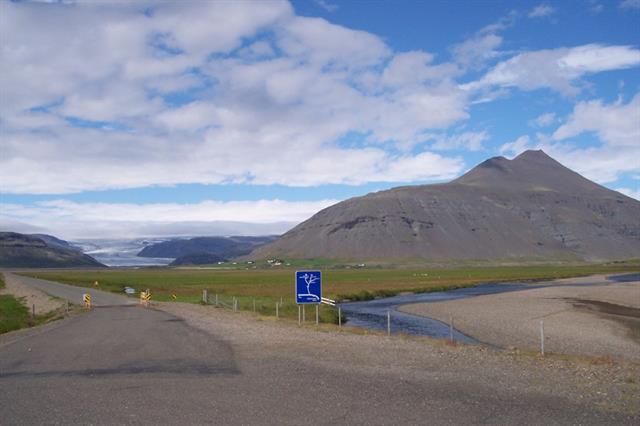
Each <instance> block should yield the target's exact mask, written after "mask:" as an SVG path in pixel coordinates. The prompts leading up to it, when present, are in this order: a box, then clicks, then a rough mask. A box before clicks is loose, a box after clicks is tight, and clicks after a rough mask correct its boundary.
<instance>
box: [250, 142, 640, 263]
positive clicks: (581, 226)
mask: <svg viewBox="0 0 640 426" xmlns="http://www.w3.org/2000/svg"><path fill="white" fill-rule="evenodd" d="M250 257H251V258H254V259H263V258H273V257H281V258H282V257H289V258H343V259H344V258H351V259H389V258H391V259H394V258H396V259H397V258H423V259H429V260H437V261H441V260H444V261H446V260H458V259H468V260H476V259H477V260H497V259H535V260H567V259H575V260H577V259H582V260H607V259H625V258H638V257H640V202H639V201H637V200H634V199H632V198H630V197H627V196H625V195H623V194H620V193H618V192H615V191H612V190H609V189H607V188H604V187H602V186H600V185H598V184H596V183H594V182H591V181H590V180H588V179H585V178H584V177H582V176H580V175H579V174H577V173H575V172H573V171H571V170H569V169H568V168H566V167H564V166H563V165H561V164H560V163H558V162H557V161H555V160H554V159H552V158H551V157H549V156H548V155H547V154H545V153H544V152H542V151H526V152H524V153H522V154H521V155H519V156H518V157H516V158H515V159H513V160H508V159H506V158H504V157H495V158H491V159H489V160H487V161H485V162H483V163H482V164H480V165H478V166H476V167H475V168H474V169H472V170H471V171H469V172H468V173H466V174H465V175H463V176H461V177H460V178H458V179H456V180H454V181H452V182H450V183H446V184H437V185H422V186H406V187H399V188H395V189H391V190H387V191H381V192H377V193H372V194H369V195H366V196H363V197H357V198H352V199H349V200H346V201H343V202H341V203H338V204H336V205H333V206H331V207H328V208H326V209H324V210H322V211H320V212H319V213H317V214H316V215H314V216H313V217H311V218H310V219H309V220H307V221H305V222H303V223H301V224H300V225H298V226H296V227H295V228H293V229H292V230H290V231H289V232H287V233H285V234H284V235H283V236H282V237H280V238H279V239H278V240H277V241H275V242H273V243H272V244H268V245H265V246H263V247H260V248H258V249H257V250H256V251H254V252H253V253H252V254H251V256H250Z"/></svg>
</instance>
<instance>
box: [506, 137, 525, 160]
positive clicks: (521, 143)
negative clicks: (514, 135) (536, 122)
mask: <svg viewBox="0 0 640 426" xmlns="http://www.w3.org/2000/svg"><path fill="white" fill-rule="evenodd" d="M530 143H531V139H530V138H529V136H528V135H523V136H520V137H519V138H518V139H516V140H514V141H512V142H507V143H505V144H503V145H502V146H501V147H500V154H511V156H513V157H515V156H517V155H519V154H521V153H522V152H524V151H526V150H527V149H531V145H530Z"/></svg>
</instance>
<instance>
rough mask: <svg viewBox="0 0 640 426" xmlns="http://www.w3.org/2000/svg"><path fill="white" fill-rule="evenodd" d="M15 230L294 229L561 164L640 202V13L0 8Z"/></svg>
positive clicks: (475, 4) (411, 7)
mask: <svg viewBox="0 0 640 426" xmlns="http://www.w3.org/2000/svg"><path fill="white" fill-rule="evenodd" d="M0 66H1V69H2V72H0V229H2V230H12V231H17V232H48V233H52V234H54V235H56V236H59V237H63V238H68V239H79V238H133V237H144V236H186V235H231V234H234V235H240V234H243V235H255V234H278V233H282V232H285V231H286V230H287V229H289V228H290V227H292V226H293V225H295V224H297V223H299V222H301V221H303V220H305V219H307V218H309V217H310V216H312V215H313V214H314V213H316V212H317V211H319V210H321V209H323V208H325V207H327V206H330V205H332V204H334V203H336V202H339V201H341V200H345V199H347V198H350V197H354V196H361V195H365V194H367V193H369V192H373V191H379V190H383V189H388V188H392V187H395V186H399V185H408V184H428V183H437V182H445V181H448V180H451V179H453V178H455V177H457V176H459V175H461V174H463V173H464V172H466V171H468V170H469V169H470V168H472V167H474V166H475V165H476V164H478V163H479V162H481V161H483V160H485V159H487V158H489V157H493V156H498V155H503V156H505V157H507V158H513V157H514V156H515V155H517V154H519V153H521V152H522V151H524V150H526V149H543V150H544V151H545V152H547V153H548V154H549V155H551V156H552V157H554V158H555V159H557V160H558V161H560V162H561V163H563V164H564V165H566V166H567V167H570V168H571V169H573V170H575V171H577V172H579V173H581V174H582V175H584V176H585V177H587V178H589V179H591V180H594V181H595V182H598V183H599V184H601V185H604V186H606V187H608V188H611V189H614V190H616V191H620V192H622V193H625V194H627V195H629V196H631V197H634V198H636V199H640V188H639V186H640V185H639V183H640V0H620V1H612V0H610V1H604V0H584V1H580V0H576V1H566V2H548V1H543V2H540V1H489V0H487V1H466V2H464V1H429V2H421V1H408V0H393V1H391V0H389V1H382V0H381V1H338V0H294V1H291V2H288V1H277V0H274V1H270V0H261V1H234V2H226V1H162V2H144V1H137V2H116V1H114V2H107V1H103V2H96V1H91V2H90V1H73V0H69V1H33V2H30V1H2V2H0Z"/></svg>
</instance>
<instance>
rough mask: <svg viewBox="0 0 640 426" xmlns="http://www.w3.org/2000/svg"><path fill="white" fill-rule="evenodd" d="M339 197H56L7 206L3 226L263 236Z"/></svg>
mask: <svg viewBox="0 0 640 426" xmlns="http://www.w3.org/2000/svg"><path fill="white" fill-rule="evenodd" d="M336 202H337V200H321V201H298V202H292V201H282V200H258V201H229V202H221V201H213V200H209V201H203V202H200V203H195V204H176V203H162V204H110V203H77V202H72V201H68V200H53V201H44V202H39V203H37V204H36V205H35V206H25V205H20V204H5V205H3V208H2V211H1V212H0V229H3V230H23V231H24V232H34V230H38V232H43V231H46V232H51V233H53V234H55V235H60V236H62V237H64V238H116V237H117V238H120V237H122V238H125V237H140V236H165V235H172V236H177V235H231V234H234V235H238V234H240V235H257V234H263V235H264V234H270V233H283V232H285V231H287V230H288V229H290V228H291V227H292V226H294V225H295V224H296V223H299V222H301V221H303V220H306V219H308V218H309V217H311V216H312V215H314V214H315V213H317V212H318V211H319V210H321V209H323V208H326V207H328V206H330V205H332V204H335V203H336ZM35 224H37V228H36V227H35Z"/></svg>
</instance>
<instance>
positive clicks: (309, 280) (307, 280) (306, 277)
mask: <svg viewBox="0 0 640 426" xmlns="http://www.w3.org/2000/svg"><path fill="white" fill-rule="evenodd" d="M302 278H304V283H305V284H306V285H307V293H306V294H299V295H298V297H303V296H308V297H311V298H313V299H314V300H320V297H318V295H316V294H312V293H311V289H310V286H311V284H313V283H315V282H316V281H318V280H319V279H320V277H318V276H317V275H312V274H307V273H305V274H304V275H303V276H302Z"/></svg>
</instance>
